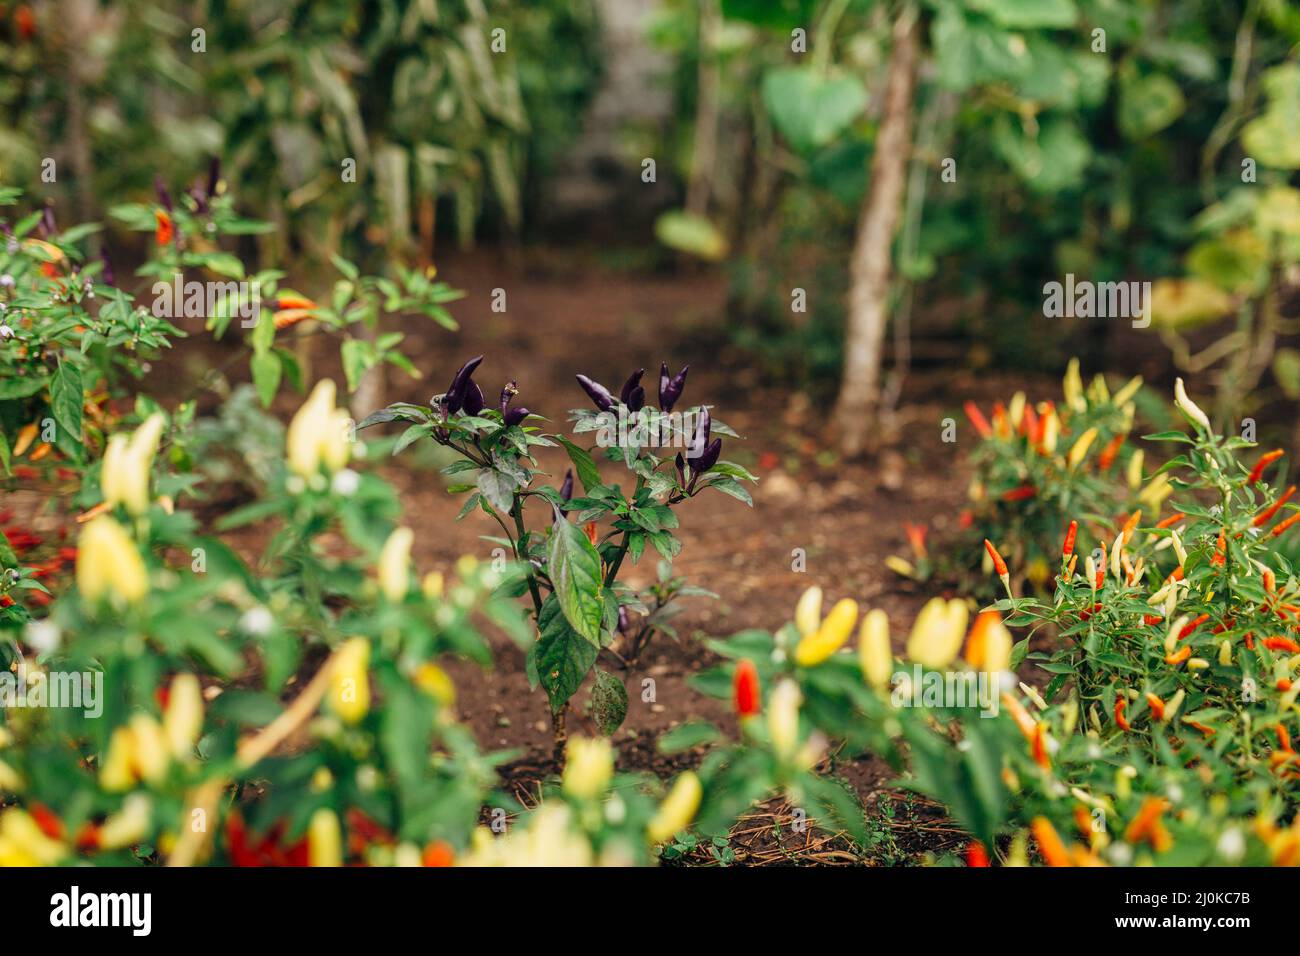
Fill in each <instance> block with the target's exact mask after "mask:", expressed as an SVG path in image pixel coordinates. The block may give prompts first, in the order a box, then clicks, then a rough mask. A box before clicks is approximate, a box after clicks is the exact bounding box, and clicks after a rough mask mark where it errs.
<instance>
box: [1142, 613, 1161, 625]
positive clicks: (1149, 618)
mask: <svg viewBox="0 0 1300 956" xmlns="http://www.w3.org/2000/svg"><path fill="white" fill-rule="evenodd" d="M1163 620H1164V618H1163V617H1161V616H1160V615H1159V614H1143V615H1142V623H1143V624H1147V625H1154V624H1159V623H1160V622H1161V621H1163Z"/></svg>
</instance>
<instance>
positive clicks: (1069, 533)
mask: <svg viewBox="0 0 1300 956" xmlns="http://www.w3.org/2000/svg"><path fill="white" fill-rule="evenodd" d="M1078 534H1079V522H1077V521H1071V522H1070V527H1069V528H1067V529H1066V530H1065V544H1064V545H1062V546H1061V560H1062V561H1066V560H1069V557H1070V555H1072V554H1074V539H1075V537H1076V536H1077V535H1078Z"/></svg>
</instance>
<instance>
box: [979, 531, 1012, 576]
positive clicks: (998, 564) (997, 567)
mask: <svg viewBox="0 0 1300 956" xmlns="http://www.w3.org/2000/svg"><path fill="white" fill-rule="evenodd" d="M984 550H985V551H987V552H988V553H989V557H990V558H992V559H993V570H994V571H996V572H997V574H998V577H1002V575H1004V574H1006V573H1008V572H1007V563H1006V562H1005V561H1003V560H1002V555H1000V554H998V549H997V548H995V547H993V542H992V541H990V540H989V539H988V538H985V539H984Z"/></svg>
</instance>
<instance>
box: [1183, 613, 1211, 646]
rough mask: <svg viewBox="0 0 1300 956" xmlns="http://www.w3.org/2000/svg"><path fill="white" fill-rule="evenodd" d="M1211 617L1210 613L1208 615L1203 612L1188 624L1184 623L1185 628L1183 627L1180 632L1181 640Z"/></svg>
mask: <svg viewBox="0 0 1300 956" xmlns="http://www.w3.org/2000/svg"><path fill="white" fill-rule="evenodd" d="M1209 619H1210V615H1208V614H1201V615H1199V616H1197V617H1196V618H1194V619H1193V620H1192V621H1191V622H1189V623H1188V624H1186V625H1184V626H1183V629H1182V630H1181V631H1179V632H1178V639H1179V640H1180V641H1181V640H1182V639H1183V638H1184V637H1186V636H1187V635H1188V634H1190V633H1192V631H1194V630H1196V629H1197V628H1198V627H1200V626H1201V625H1202V624H1204V623H1205V622H1206V621H1208V620H1209Z"/></svg>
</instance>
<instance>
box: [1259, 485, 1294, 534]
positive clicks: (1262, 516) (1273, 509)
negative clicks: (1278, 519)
mask: <svg viewBox="0 0 1300 956" xmlns="http://www.w3.org/2000/svg"><path fill="white" fill-rule="evenodd" d="M1293 494H1295V485H1291V486H1290V487H1289V488H1287V490H1286V491H1284V492H1283V493H1282V497H1280V498H1278V499H1277V501H1275V502H1273V503H1272V504H1271V505H1269V506H1268V508H1266V509H1265V510H1263V511H1261V512H1260V513H1259V514H1257V515H1256V516H1255V520H1254V521H1253V522H1252V523H1253V524H1254V526H1255V527H1256V528H1258V527H1261V526H1262V525H1266V524H1268V523H1269V522H1270V521H1272V520H1273V515H1275V514H1277V513H1278V511H1279V510H1280V509H1281V507H1282V506H1283V505H1284V504H1286V503H1287V502H1288V501H1290V500H1291V496H1292V495H1293Z"/></svg>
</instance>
